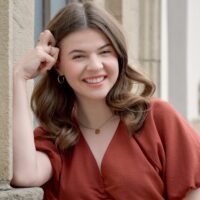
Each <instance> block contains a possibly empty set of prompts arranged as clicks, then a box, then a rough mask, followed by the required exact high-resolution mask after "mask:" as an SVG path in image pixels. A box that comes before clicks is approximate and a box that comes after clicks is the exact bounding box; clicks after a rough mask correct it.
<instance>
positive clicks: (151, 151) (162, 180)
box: [35, 100, 200, 200]
mask: <svg viewBox="0 0 200 200" xmlns="http://www.w3.org/2000/svg"><path fill="white" fill-rule="evenodd" d="M44 134H45V131H44V130H43V129H42V128H36V130H35V143H36V148H37V150H39V151H43V152H45V153H47V155H48V156H49V158H50V160H51V163H52V167H53V178H52V179H51V180H50V181H48V182H47V183H46V184H45V185H44V186H43V189H44V193H45V200H54V199H58V200H103V199H105V200H129V199H135V200H144V199H149V200H164V199H168V200H180V199H182V198H183V197H184V196H185V194H186V192H187V191H188V190H189V189H191V188H193V189H194V188H197V187H200V137H199V135H198V134H197V133H196V132H195V131H194V130H193V129H192V128H191V127H190V126H189V125H188V123H187V122H186V121H185V120H184V119H183V118H182V117H181V116H180V115H179V114H178V113H177V112H176V111H175V110H174V109H173V108H172V107H171V106H170V105H169V104H168V103H165V102H163V101H160V100H152V102H151V105H150V111H149V113H148V115H147V118H146V120H145V122H144V125H143V127H142V129H141V130H140V131H139V133H138V134H137V135H136V136H132V137H131V136H128V134H127V131H126V128H125V126H124V124H123V122H122V121H121V122H120V123H119V125H118V128H117V131H116V133H115V135H114V136H113V138H112V140H111V142H110V144H109V146H108V149H107V151H106V153H105V155H104V157H103V160H102V165H101V170H99V168H98V166H97V163H96V161H95V159H94V156H93V154H92V152H91V150H90V148H89V146H88V144H87V142H86V141H85V139H84V137H83V136H82V135H81V137H80V140H79V142H78V143H77V144H76V145H75V146H74V147H73V148H72V149H71V150H70V151H68V152H65V153H60V152H59V151H58V150H57V149H56V147H55V145H54V144H53V143H52V142H51V141H49V140H47V139H42V140H41V139H39V137H38V136H41V135H44Z"/></svg>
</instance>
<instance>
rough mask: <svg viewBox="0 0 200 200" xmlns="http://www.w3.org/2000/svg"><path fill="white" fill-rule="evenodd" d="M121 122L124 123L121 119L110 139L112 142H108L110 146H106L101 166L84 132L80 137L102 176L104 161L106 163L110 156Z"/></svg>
mask: <svg viewBox="0 0 200 200" xmlns="http://www.w3.org/2000/svg"><path fill="white" fill-rule="evenodd" d="M121 123H122V121H121V120H119V123H118V125H117V128H116V130H115V133H114V134H113V137H112V138H111V140H110V142H109V144H108V146H107V148H106V151H105V153H104V155H103V157H102V160H101V164H100V167H99V166H98V163H97V161H96V159H95V156H94V154H93V152H92V150H91V149H90V146H89V144H88V143H87V141H86V139H85V138H84V136H83V134H82V132H81V138H80V139H82V141H83V144H84V146H86V149H87V151H88V152H89V154H90V156H91V157H92V162H93V164H94V165H95V168H96V169H97V170H98V172H99V174H100V175H101V176H102V173H103V166H104V163H106V158H107V157H108V154H109V151H110V149H111V147H112V146H113V144H114V141H115V140H116V137H117V135H118V132H119V130H120V126H121Z"/></svg>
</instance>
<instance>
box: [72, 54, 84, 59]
mask: <svg viewBox="0 0 200 200" xmlns="http://www.w3.org/2000/svg"><path fill="white" fill-rule="evenodd" d="M83 57H84V55H76V56H73V57H72V59H73V60H75V59H80V58H83Z"/></svg>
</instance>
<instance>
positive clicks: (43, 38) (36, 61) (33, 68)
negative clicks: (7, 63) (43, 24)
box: [14, 30, 59, 80]
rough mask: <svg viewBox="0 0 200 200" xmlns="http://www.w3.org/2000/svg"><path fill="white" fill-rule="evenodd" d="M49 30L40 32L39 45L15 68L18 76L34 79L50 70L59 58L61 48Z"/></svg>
mask: <svg viewBox="0 0 200 200" xmlns="http://www.w3.org/2000/svg"><path fill="white" fill-rule="evenodd" d="M55 45H56V41H55V38H54V36H53V35H52V33H51V32H50V31H49V30H45V31H44V32H41V33H40V36H39V40H38V43H37V46H36V47H35V48H34V49H32V50H31V51H30V52H29V53H28V54H27V55H25V56H24V57H23V58H22V60H21V61H20V62H19V63H18V64H17V65H16V67H15V68H14V73H15V75H16V76H17V77H19V78H22V79H24V80H29V79H33V78H35V77H36V76H38V75H39V74H43V73H46V72H47V70H50V69H51V68H52V67H53V66H54V65H55V63H56V62H57V59H58V54H59V49H58V48H57V47H55Z"/></svg>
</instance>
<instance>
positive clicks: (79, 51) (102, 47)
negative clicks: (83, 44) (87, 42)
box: [69, 43, 111, 55]
mask: <svg viewBox="0 0 200 200" xmlns="http://www.w3.org/2000/svg"><path fill="white" fill-rule="evenodd" d="M108 46H111V44H110V43H107V44H105V45H103V46H101V47H99V48H98V51H99V50H102V49H104V48H106V47H108ZM73 53H85V51H84V50H80V49H74V50H72V51H70V52H69V55H70V54H73Z"/></svg>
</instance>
